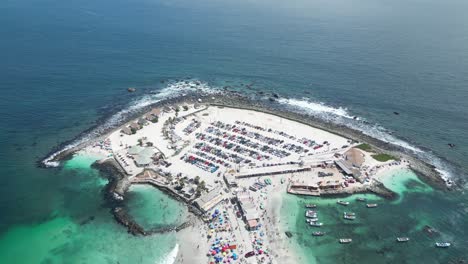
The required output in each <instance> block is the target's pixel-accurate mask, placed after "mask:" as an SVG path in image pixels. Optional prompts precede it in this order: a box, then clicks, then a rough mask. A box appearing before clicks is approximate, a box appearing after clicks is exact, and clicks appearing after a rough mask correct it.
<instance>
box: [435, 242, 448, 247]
mask: <svg viewBox="0 0 468 264" xmlns="http://www.w3.org/2000/svg"><path fill="white" fill-rule="evenodd" d="M451 245H452V244H450V243H449V242H437V243H435V246H436V247H438V248H448V247H450V246H451Z"/></svg>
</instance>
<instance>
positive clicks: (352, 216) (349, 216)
mask: <svg viewBox="0 0 468 264" xmlns="http://www.w3.org/2000/svg"><path fill="white" fill-rule="evenodd" d="M343 218H344V219H346V220H354V219H356V216H355V215H346V214H345V215H344V216H343Z"/></svg>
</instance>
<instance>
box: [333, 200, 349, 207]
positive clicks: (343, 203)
mask: <svg viewBox="0 0 468 264" xmlns="http://www.w3.org/2000/svg"><path fill="white" fill-rule="evenodd" d="M336 203H337V204H341V205H344V206H347V205H349V202H346V201H342V200H339V201H338V202H336Z"/></svg>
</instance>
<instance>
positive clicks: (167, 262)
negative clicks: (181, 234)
mask: <svg viewBox="0 0 468 264" xmlns="http://www.w3.org/2000/svg"><path fill="white" fill-rule="evenodd" d="M178 253H179V244H176V245H175V246H174V248H173V249H172V250H171V252H169V253H168V254H167V255H166V256H165V257H164V258H163V259H161V260H159V261H157V262H156V263H157V264H174V263H175V262H176V259H177V254H178Z"/></svg>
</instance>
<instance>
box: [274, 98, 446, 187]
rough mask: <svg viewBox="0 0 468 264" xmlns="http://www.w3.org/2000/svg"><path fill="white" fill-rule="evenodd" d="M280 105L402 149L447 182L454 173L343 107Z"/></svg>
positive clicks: (300, 102) (306, 102)
mask: <svg viewBox="0 0 468 264" xmlns="http://www.w3.org/2000/svg"><path fill="white" fill-rule="evenodd" d="M278 102H279V103H281V104H283V105H285V106H286V107H288V108H290V109H292V110H296V111H298V112H302V113H303V112H305V113H307V114H311V115H314V116H316V117H319V118H321V119H323V120H326V121H331V122H333V123H337V124H340V125H345V126H347V127H349V128H352V129H354V130H358V131H360V132H362V133H363V134H365V135H368V136H370V137H373V138H376V139H379V140H381V141H384V142H387V143H390V144H393V145H396V146H399V147H402V148H404V149H406V150H408V151H410V152H412V153H413V154H415V155H416V156H418V157H420V158H422V159H423V160H425V161H426V162H428V163H430V164H432V165H434V166H435V167H436V170H437V171H438V172H439V173H440V174H441V176H442V178H444V179H445V180H447V179H450V178H451V176H452V175H453V173H452V172H451V169H450V168H449V166H448V165H447V164H446V162H444V161H443V160H441V159H440V158H438V157H437V156H435V155H434V154H432V153H430V152H427V151H424V150H422V149H421V148H419V147H417V146H414V145H412V144H411V143H409V142H407V141H405V140H402V139H400V138H397V137H395V136H394V135H392V134H390V133H389V132H388V130H387V129H385V128H384V127H382V126H380V125H378V124H371V123H369V122H366V121H365V119H363V118H359V117H354V116H353V115H352V114H350V113H349V111H348V109H346V108H343V107H333V106H329V105H326V104H324V103H320V102H313V101H311V100H308V99H294V98H291V99H286V98H282V99H279V100H278Z"/></svg>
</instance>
